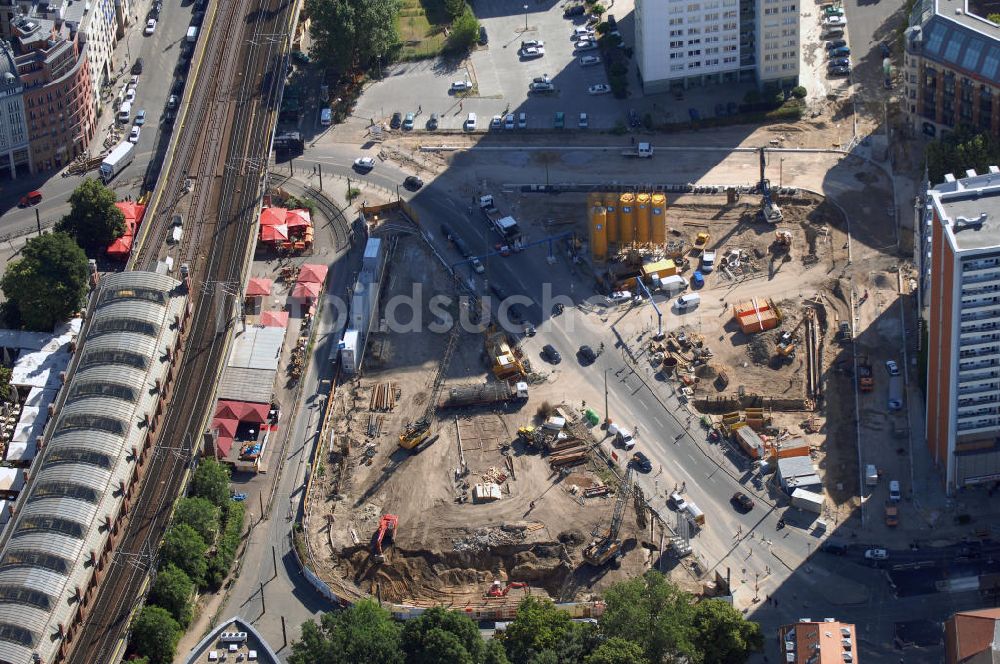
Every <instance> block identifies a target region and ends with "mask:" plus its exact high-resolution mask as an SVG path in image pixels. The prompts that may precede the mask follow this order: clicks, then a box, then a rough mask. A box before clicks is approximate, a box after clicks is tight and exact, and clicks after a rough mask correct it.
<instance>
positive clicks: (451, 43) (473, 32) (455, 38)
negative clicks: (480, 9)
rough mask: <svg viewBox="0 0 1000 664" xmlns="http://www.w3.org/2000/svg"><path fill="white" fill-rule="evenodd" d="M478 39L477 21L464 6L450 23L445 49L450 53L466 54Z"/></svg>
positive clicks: (470, 10)
mask: <svg viewBox="0 0 1000 664" xmlns="http://www.w3.org/2000/svg"><path fill="white" fill-rule="evenodd" d="M477 39H479V20H478V19H477V18H476V15H475V14H473V13H472V9H471V8H470V7H469V6H468V5H466V6H465V9H464V10H462V13H461V14H459V15H458V16H456V17H455V20H454V21H452V22H451V30H449V32H448V43H447V44H446V47H447V49H448V51H449V52H451V53H468V52H469V51H471V50H472V47H473V45H474V44H475V43H476V40H477Z"/></svg>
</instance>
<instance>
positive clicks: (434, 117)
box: [427, 113, 438, 131]
mask: <svg viewBox="0 0 1000 664" xmlns="http://www.w3.org/2000/svg"><path fill="white" fill-rule="evenodd" d="M427 128H428V129H430V130H431V131H433V130H435V129H437V128H438V114H437V113H431V117H430V119H429V120H428V121H427Z"/></svg>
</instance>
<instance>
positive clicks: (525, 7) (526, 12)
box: [524, 5, 528, 32]
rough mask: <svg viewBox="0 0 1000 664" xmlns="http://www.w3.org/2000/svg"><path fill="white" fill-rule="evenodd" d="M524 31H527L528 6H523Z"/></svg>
mask: <svg viewBox="0 0 1000 664" xmlns="http://www.w3.org/2000/svg"><path fill="white" fill-rule="evenodd" d="M524 31H525V32H527V31H528V5H525V6H524Z"/></svg>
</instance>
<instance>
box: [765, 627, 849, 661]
mask: <svg viewBox="0 0 1000 664" xmlns="http://www.w3.org/2000/svg"><path fill="white" fill-rule="evenodd" d="M778 645H779V646H780V648H781V654H782V658H781V661H783V662H787V663H788V664H845V663H847V664H858V662H860V661H861V660H860V659H859V658H858V638H857V634H856V633H855V630H854V625H853V624H851V623H843V622H839V621H838V620H836V619H834V618H826V619H824V620H810V619H809V618H802V619H801V620H799V621H798V622H797V623H792V624H790V625H782V626H781V627H779V628H778Z"/></svg>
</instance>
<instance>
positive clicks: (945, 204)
mask: <svg viewBox="0 0 1000 664" xmlns="http://www.w3.org/2000/svg"><path fill="white" fill-rule="evenodd" d="M928 195H929V197H930V201H931V205H932V206H934V210H935V212H936V214H937V217H938V218H939V219H940V220H941V223H942V224H943V226H944V228H945V231H946V233H947V237H948V241H949V242H950V243H951V245H952V247H953V248H954V250H955V251H956V252H959V251H977V250H982V249H992V248H1000V169H998V168H997V167H996V166H991V167H990V172H989V173H985V174H982V175H977V174H976V173H975V171H969V172H968V173H967V174H966V177H964V178H960V179H959V178H955V177H953V176H950V175H947V176H945V182H944V183H942V184H939V185H938V186H936V187H934V188H933V189H931V190H930V191H929V192H928Z"/></svg>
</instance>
